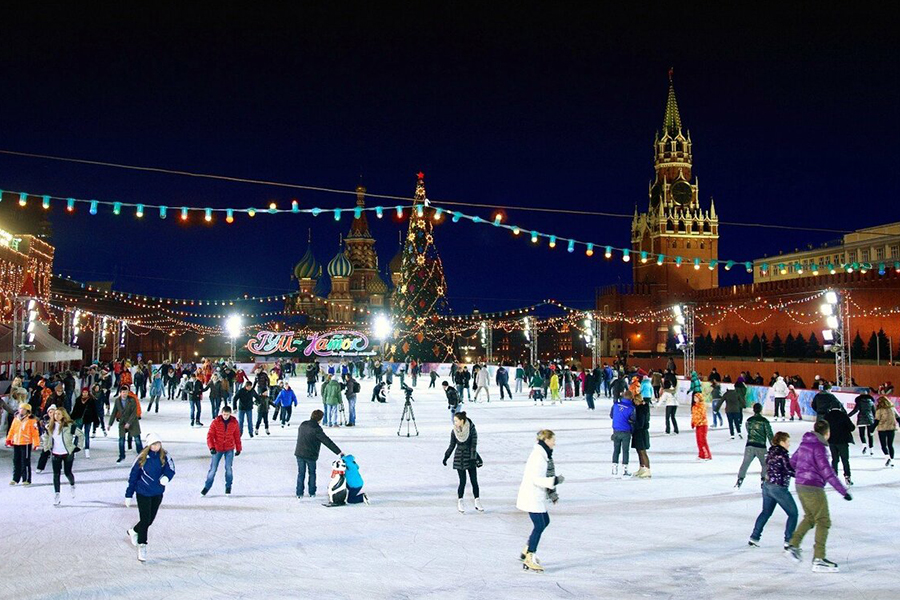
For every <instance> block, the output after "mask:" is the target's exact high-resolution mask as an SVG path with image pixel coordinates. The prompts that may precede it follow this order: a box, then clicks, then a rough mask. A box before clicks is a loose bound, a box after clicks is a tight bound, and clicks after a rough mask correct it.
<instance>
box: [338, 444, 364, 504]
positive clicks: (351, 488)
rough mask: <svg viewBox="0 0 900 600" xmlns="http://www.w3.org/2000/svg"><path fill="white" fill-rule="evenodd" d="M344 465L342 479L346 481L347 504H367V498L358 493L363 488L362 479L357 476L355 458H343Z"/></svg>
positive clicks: (348, 455)
mask: <svg viewBox="0 0 900 600" xmlns="http://www.w3.org/2000/svg"><path fill="white" fill-rule="evenodd" d="M344 464H345V465H347V470H346V471H345V472H344V477H345V478H346V480H347V504H359V503H361V502H365V503H366V504H368V503H369V497H368V496H366V495H365V494H362V493H360V492H361V491H362V487H363V478H362V475H360V474H359V465H358V464H356V457H354V456H353V455H352V454H347V455H346V456H344Z"/></svg>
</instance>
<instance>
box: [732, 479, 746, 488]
mask: <svg viewBox="0 0 900 600" xmlns="http://www.w3.org/2000/svg"><path fill="white" fill-rule="evenodd" d="M742 483H744V478H743V477H738V480H737V483H735V484H734V488H735V489H741V484H742Z"/></svg>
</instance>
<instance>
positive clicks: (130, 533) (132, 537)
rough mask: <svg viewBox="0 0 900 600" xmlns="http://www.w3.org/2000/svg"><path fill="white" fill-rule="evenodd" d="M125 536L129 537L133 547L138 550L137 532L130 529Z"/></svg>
mask: <svg viewBox="0 0 900 600" xmlns="http://www.w3.org/2000/svg"><path fill="white" fill-rule="evenodd" d="M125 534H126V535H127V536H128V539H130V540H131V545H132V546H134V547H135V548H137V545H138V534H137V531H135V530H134V529H129V530H128V531H126V532H125Z"/></svg>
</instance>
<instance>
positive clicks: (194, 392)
mask: <svg viewBox="0 0 900 600" xmlns="http://www.w3.org/2000/svg"><path fill="white" fill-rule="evenodd" d="M208 389H209V386H205V385H203V380H202V379H199V378H198V377H197V374H196V373H191V375H190V378H189V379H188V384H187V393H188V400H189V401H190V405H191V427H194V426H195V425H196V426H197V427H203V423H201V422H200V409H201V408H202V406H203V403H202V400H203V392H205V391H206V390H208Z"/></svg>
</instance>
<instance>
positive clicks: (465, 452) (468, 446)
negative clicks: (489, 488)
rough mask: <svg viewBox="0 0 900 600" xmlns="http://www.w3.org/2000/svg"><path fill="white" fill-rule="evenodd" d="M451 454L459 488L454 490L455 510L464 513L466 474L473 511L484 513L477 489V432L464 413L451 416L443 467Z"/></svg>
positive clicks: (478, 465) (478, 462)
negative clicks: (473, 504) (473, 501)
mask: <svg viewBox="0 0 900 600" xmlns="http://www.w3.org/2000/svg"><path fill="white" fill-rule="evenodd" d="M451 454H453V468H454V469H456V474H457V475H458V476H459V486H458V487H457V488H456V496H457V501H456V509H457V510H458V511H459V512H461V513H464V512H466V508H465V505H464V504H463V494H465V491H466V473H468V474H469V481H470V482H471V483H472V496H474V498H475V510H477V511H478V512H484V507H483V506H481V496H480V493H479V489H478V467H480V466H481V457H480V456H478V432H477V431H476V430H475V423H473V422H472V421H471V420H470V419H469V418H468V417H467V416H466V411H460V412H458V413H456V414H455V415H453V430H452V431H451V432H450V445H449V446H448V447H447V451H446V452H444V466H445V467H446V466H447V461H448V460H449V459H450V455H451Z"/></svg>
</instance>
